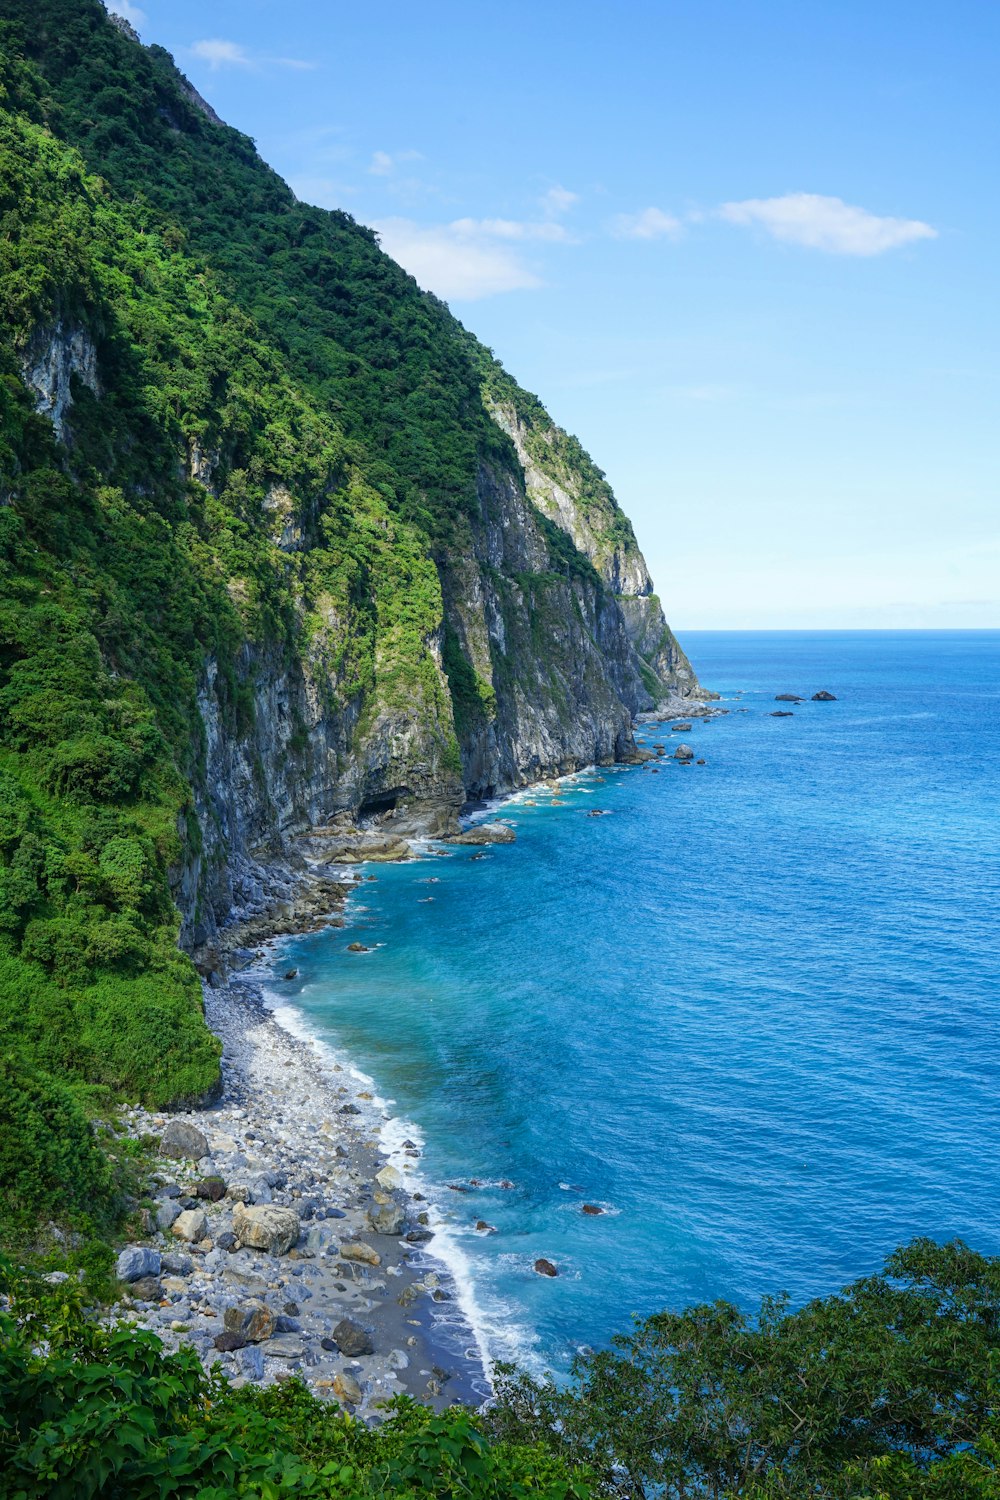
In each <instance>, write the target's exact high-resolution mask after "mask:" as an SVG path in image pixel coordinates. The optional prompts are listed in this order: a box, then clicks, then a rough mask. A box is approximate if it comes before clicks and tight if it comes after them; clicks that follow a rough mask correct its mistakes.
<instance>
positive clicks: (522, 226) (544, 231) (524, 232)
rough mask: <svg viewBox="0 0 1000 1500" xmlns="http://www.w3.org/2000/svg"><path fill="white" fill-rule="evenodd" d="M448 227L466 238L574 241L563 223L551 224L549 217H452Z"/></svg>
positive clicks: (565, 242) (560, 242)
mask: <svg viewBox="0 0 1000 1500" xmlns="http://www.w3.org/2000/svg"><path fill="white" fill-rule="evenodd" d="M449 228H451V229H453V230H454V231H455V233H456V234H459V235H464V236H465V237H466V238H468V239H477V238H482V237H486V238H488V239H497V240H548V241H549V242H550V243H552V242H557V243H559V244H562V245H567V244H573V243H574V241H573V237H572V235H571V234H570V233H569V230H568V229H566V227H565V226H564V225H563V224H553V223H552V221H551V220H550V219H545V220H543V221H542V222H541V223H538V222H535V221H532V220H524V219H454V220H453V221H452V223H451V224H450V225H449Z"/></svg>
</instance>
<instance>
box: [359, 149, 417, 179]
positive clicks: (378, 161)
mask: <svg viewBox="0 0 1000 1500" xmlns="http://www.w3.org/2000/svg"><path fill="white" fill-rule="evenodd" d="M408 161H423V157H422V156H421V154H420V152H419V151H394V152H389V151H374V152H373V153H372V159H371V165H370V166H369V168H368V170H369V172H371V174H372V175H373V176H374V177H389V176H391V175H392V173H393V172H394V171H395V170H396V168H397V167H398V166H399V165H400V163H401V162H408Z"/></svg>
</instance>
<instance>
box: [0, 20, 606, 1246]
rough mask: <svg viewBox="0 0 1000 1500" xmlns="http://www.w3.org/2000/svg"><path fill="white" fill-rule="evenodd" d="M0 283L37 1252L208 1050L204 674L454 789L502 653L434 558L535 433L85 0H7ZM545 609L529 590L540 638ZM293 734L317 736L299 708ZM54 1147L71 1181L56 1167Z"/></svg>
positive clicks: (167, 70) (76, 1214)
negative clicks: (273, 696)
mask: <svg viewBox="0 0 1000 1500" xmlns="http://www.w3.org/2000/svg"><path fill="white" fill-rule="evenodd" d="M0 306H2V308H3V312H4V318H3V321H2V325H0V1061H2V1066H3V1068H4V1069H5V1070H6V1074H7V1076H10V1077H12V1078H16V1079H17V1080H18V1092H17V1097H16V1098H15V1097H14V1096H13V1095H11V1096H10V1097H9V1098H6V1099H5V1100H4V1101H3V1103H2V1104H0V1110H6V1111H7V1112H8V1115H9V1117H10V1118H9V1120H8V1121H7V1122H6V1123H7V1128H8V1132H9V1140H12V1139H14V1138H15V1137H16V1139H17V1141H18V1142H19V1145H18V1147H17V1153H16V1154H17V1160H18V1161H19V1162H20V1163H22V1165H23V1166H24V1168H25V1172H19V1173H18V1177H19V1181H20V1185H19V1186H17V1187H16V1188H15V1187H14V1186H12V1185H11V1183H12V1180H11V1179H10V1178H8V1176H7V1175H6V1174H4V1176H3V1178H2V1179H0V1219H2V1222H3V1223H4V1225H5V1226H6V1228H5V1230H4V1233H5V1234H8V1235H9V1236H13V1238H14V1240H16V1241H17V1242H18V1243H21V1242H23V1241H24V1240H25V1237H26V1236H28V1234H29V1229H30V1225H29V1220H30V1217H31V1213H32V1212H34V1211H36V1210H37V1211H38V1212H39V1213H42V1214H43V1215H55V1216H57V1217H58V1216H59V1214H60V1213H61V1214H62V1216H63V1217H64V1219H65V1220H66V1224H67V1226H68V1225H71V1224H72V1223H78V1222H82V1220H81V1218H80V1216H81V1214H84V1204H85V1202H86V1203H87V1204H89V1217H88V1224H89V1225H90V1226H91V1227H93V1226H94V1225H95V1224H104V1225H111V1224H112V1223H113V1221H114V1216H115V1212H116V1200H115V1193H116V1189H115V1180H116V1179H115V1178H114V1174H108V1173H106V1172H102V1170H101V1169H100V1162H99V1161H98V1159H97V1157H96V1155H95V1153H96V1152H97V1151H98V1147H97V1145H96V1143H95V1140H94V1137H93V1134H92V1132H90V1130H89V1126H88V1125H87V1122H88V1121H91V1120H93V1119H94V1118H95V1117H100V1116H101V1115H103V1114H106V1113H108V1112H109V1111H110V1110H112V1109H113V1107H114V1105H115V1104H116V1103H117V1102H119V1101H120V1100H122V1099H123V1098H128V1099H135V1100H141V1101H143V1102H144V1103H146V1104H148V1105H151V1106H155V1105H160V1104H164V1103H166V1102H169V1101H170V1100H174V1099H178V1098H191V1097H197V1096H199V1095H201V1094H203V1093H204V1092H205V1091H206V1090H207V1089H209V1088H210V1087H211V1086H212V1084H213V1082H214V1080H215V1078H216V1075H217V1067H218V1047H217V1045H216V1043H215V1041H214V1039H213V1038H212V1037H211V1036H210V1035H209V1034H208V1032H207V1030H206V1028H205V1026H204V1022H203V1018H202V1012H201V1004H200V994H199V987H198V983H197V980H196V976H195V973H194V970H193V968H192V966H191V964H190V963H189V961H188V960H187V958H185V957H184V956H183V955H182V954H181V953H179V952H178V950H177V940H178V935H179V930H180V928H179V919H178V914H177V911H176V909H175V905H174V900H173V894H174V892H175V890H176V889H177V883H178V881H179V879H180V876H181V874H182V872H183V871H184V870H185V869H190V868H191V866H192V864H193V862H194V861H195V860H196V859H197V857H198V856H199V854H200V852H201V838H202V833H201V830H200V829H199V822H198V818H197V817H196V815H195V803H196V795H197V793H198V791H199V789H201V791H202V792H204V771H205V766H204V755H205V747H204V736H203V730H202V725H201V720H200V716H199V714H198V711H197V704H196V697H197V693H198V691H199V687H200V686H201V684H202V683H203V681H204V679H205V671H206V665H207V664H208V663H210V662H211V663H212V664H213V666H214V674H215V677H214V680H215V691H216V694H217V697H218V699H219V702H220V708H221V712H222V718H223V728H224V730H225V731H226V732H227V733H228V734H229V735H230V736H231V737H233V738H237V737H239V736H241V735H242V736H244V737H246V736H248V735H251V734H252V732H253V722H254V674H255V671H256V666H255V663H256V662H257V661H259V660H261V659H264V658H266V659H267V660H277V661H279V662H283V663H285V665H286V667H287V670H288V671H289V673H290V674H291V675H292V676H293V677H295V675H296V674H300V675H301V674H302V673H303V672H305V673H307V674H308V679H309V682H310V684H312V686H313V687H314V689H315V692H316V693H317V694H318V695H319V697H320V698H321V700H322V702H323V705H324V709H325V712H326V713H327V714H328V715H329V716H330V717H331V718H333V719H334V720H337V719H339V721H340V722H342V723H343V725H344V731H343V732H344V738H345V742H346V743H347V744H348V748H349V752H350V753H352V754H355V755H357V756H359V757H363V755H364V752H365V744H366V736H369V735H373V736H374V735H377V733H378V726H379V724H380V722H381V719H382V718H384V717H385V716H386V715H393V714H395V715H396V716H397V717H400V716H401V717H402V718H404V719H409V720H410V721H411V722H415V723H417V724H419V726H420V731H421V736H422V741H421V744H420V746H419V747H418V748H417V749H415V750H414V751H413V752H412V753H413V757H414V758H415V759H418V760H421V761H423V762H430V763H431V764H432V765H433V766H436V767H437V768H438V770H439V771H440V773H441V774H442V775H444V776H451V777H452V778H453V779H454V780H455V781H456V782H457V779H458V777H459V775H460V771H461V764H460V757H459V746H458V741H457V739H456V727H457V729H458V731H459V733H460V734H461V735H469V734H475V733H478V732H481V731H482V729H483V728H484V727H485V726H486V725H487V724H489V723H490V722H491V721H492V720H493V719H494V718H495V716H496V714H497V712H498V706H497V695H496V686H495V684H496V683H506V684H508V686H509V683H510V678H511V672H510V668H509V666H508V664H507V663H506V662H504V661H503V660H501V659H499V658H498V659H497V660H496V661H494V663H493V677H494V680H493V681H489V680H486V679H485V678H484V677H482V676H480V675H479V674H477V672H476V670H475V668H474V666H473V664H472V662H471V660H470V659H469V657H468V655H467V654H466V652H465V650H464V647H463V645H462V642H463V640H464V638H465V637H464V633H463V631H462V628H461V621H460V619H457V618H456V619H455V620H454V621H452V620H445V611H444V606H443V602H442V589H441V583H440V581H439V570H440V569H446V568H447V567H448V566H449V559H450V558H451V557H457V558H461V559H469V558H473V557H474V555H475V545H474V531H475V527H476V525H477V524H480V521H479V509H478V507H479V499H478V482H479V476H480V474H481V472H482V471H483V468H484V466H485V467H486V468H489V467H490V466H493V467H494V468H496V469H504V470H508V471H509V470H511V469H514V470H516V458H515V455H514V452H513V449H512V445H511V444H510V442H509V440H508V439H507V438H506V437H505V436H504V435H503V433H501V432H500V430H499V429H498V428H497V427H496V425H495V424H494V423H493V421H492V420H491V418H490V416H489V413H488V411H487V409H486V407H485V406H484V402H483V399H482V394H481V389H480V388H481V383H482V372H481V358H482V351H479V348H478V346H477V345H476V344H475V341H474V340H472V339H470V338H469V336H468V335H467V334H466V333H465V331H464V330H463V329H461V327H460V325H459V324H458V323H457V322H456V321H455V320H454V319H453V318H452V316H451V314H450V313H449V312H448V310H447V308H446V307H445V306H444V305H443V304H442V303H440V302H438V301H437V300H436V299H435V298H433V297H430V296H426V295H424V294H422V293H420V292H419V291H418V289H417V287H416V285H415V283H414V282H413V281H412V279H411V278H410V277H408V276H407V275H406V274H405V273H404V272H403V271H402V270H401V269H400V268H399V267H398V266H397V265H395V264H394V263H393V262H392V261H390V260H389V259H388V258H387V257H386V256H384V255H383V254H382V252H381V251H380V249H379V247H378V244H377V241H376V238H375V236H374V235H373V234H372V233H371V231H369V230H367V229H364V228H362V227H361V226H359V225H357V224H355V223H354V222H353V221H352V220H351V218H350V217H349V216H348V215H346V214H342V213H327V212H325V211H322V210H319V209H314V208H310V207H308V206H306V205H303V204H300V203H298V202H297V201H296V200H295V198H294V196H293V195H292V193H291V192H290V191H289V189H288V188H287V187H286V186H285V185H284V184H283V183H282V182H281V181H280V180H279V179H278V178H277V177H276V176H275V174H274V173H273V172H271V171H270V169H269V168H267V167H266V166H265V165H264V164H263V163H262V162H261V161H260V159H259V158H258V157H257V155H256V152H255V151H254V149H253V146H252V143H251V142H250V141H248V140H247V139H246V137H244V136H242V135H240V134H239V133H238V132H237V131H234V130H230V129H228V128H226V127H223V126H221V125H218V124H216V123H213V122H212V121H211V120H210V119H209V118H208V116H207V114H206V113H205V111H204V109H203V108H202V107H201V105H200V103H199V101H198V100H197V98H196V96H194V95H193V92H192V91H191V90H190V88H189V86H188V85H186V84H185V83H184V81H183V80H182V79H181V78H180V77H179V75H178V74H177V73H176V71H175V69H174V67H173V64H172V62H171V60H170V58H169V57H168V55H167V54H166V53H165V52H163V51H162V49H159V48H155V47H154V48H142V47H140V46H137V45H136V44H135V42H134V41H132V40H131V39H130V38H129V37H128V36H126V35H124V34H123V33H122V32H121V30H120V29H118V28H117V27H116V26H115V25H114V24H112V22H111V21H110V20H109V18H108V16H107V13H106V11H105V10H104V8H103V6H102V5H101V4H100V0H0ZM31 371H34V372H35V373H34V376H33V378H34V380H35V381H36V388H41V387H46V388H47V391H48V395H49V398H50V407H51V406H54V404H55V401H56V399H57V398H58V401H59V403H60V410H61V412H62V418H61V421H62V425H61V426H59V427H57V428H55V429H54V425H53V422H52V421H50V420H49V419H48V418H47V417H46V416H45V415H44V414H39V412H38V411H36V409H35V394H34V393H33V392H32V391H31V390H29V388H28V386H27V384H26V382H25V377H26V374H27V373H28V372H31ZM514 389H515V390H516V387H514ZM525 399H526V400H527V399H528V398H525ZM542 526H543V533H544V536H545V538H546V540H547V543H548V546H549V551H550V559H549V564H548V566H547V568H546V569H545V570H544V571H543V572H542V573H541V574H540V575H531V576H530V577H528V578H526V579H523V580H519V585H520V584H521V583H523V584H524V585H525V587H524V596H525V598H526V599H527V600H528V601H529V606H528V607H529V609H530V608H533V605H532V604H531V603H530V601H533V600H536V599H538V600H542V601H544V600H545V598H546V596H547V591H548V585H549V579H550V577H551V576H552V575H558V576H560V577H563V578H565V577H567V576H569V577H574V578H579V579H581V580H585V581H587V582H588V583H589V584H591V585H596V582H597V580H596V575H595V574H594V571H593V569H592V567H591V565H590V563H589V562H588V561H587V559H586V558H584V557H582V556H581V555H580V554H579V553H578V552H577V551H576V549H575V548H574V546H573V544H572V542H571V541H570V539H569V538H568V537H567V536H566V535H565V533H563V532H562V531H560V530H559V529H558V527H556V526H555V525H553V524H552V523H551V522H549V521H547V520H544V519H543V522H542ZM554 628H555V627H554V626H553V625H552V624H551V622H550V621H549V614H548V613H547V612H546V610H545V609H543V608H541V606H539V613H538V615H537V618H536V619H533V620H532V622H531V634H530V639H531V641H532V643H533V645H534V647H535V649H536V650H537V651H538V652H540V653H541V655H542V656H544V655H545V653H546V652H550V651H551V650H552V649H553V648H552V644H551V641H550V639H549V637H550V635H551V634H552V631H553V629H554ZM439 642H440V643H443V656H444V669H445V670H444V672H442V671H441V669H440V668H439V666H438V665H437V662H436V659H435V653H436V651H437V645H438V643H439ZM289 753H290V754H291V755H292V756H293V757H299V758H300V760H301V761H302V763H303V764H305V763H306V762H307V760H308V755H309V740H308V734H307V732H306V728H305V726H304V725H303V724H302V723H301V722H298V723H297V724H296V725H295V728H294V733H293V734H292V735H291V738H290V741H289ZM390 769H394V770H395V772H397V773H398V779H399V780H401V781H404V782H405V780H406V776H407V766H406V765H405V764H402V765H400V766H399V767H396V768H390ZM57 1097H58V1104H57V1103H55V1102H54V1101H56V1099H57ZM15 1117H16V1123H15ZM42 1120H45V1121H47V1122H48V1123H47V1124H46V1125H45V1126H44V1127H43V1126H42V1125H41V1124H40V1123H39V1122H40V1121H42ZM2 1123H4V1121H3V1120H0V1124H2ZM53 1133H54V1134H53ZM50 1136H51V1137H52V1139H49V1137H50ZM59 1141H61V1143H62V1144H61V1146H60V1147H59V1149H55V1146H56V1145H57V1144H58V1142H59ZM60 1150H63V1151H64V1152H65V1153H74V1152H75V1153H77V1155H76V1156H75V1157H73V1159H74V1160H77V1161H78V1162H79V1163H80V1170H79V1172H78V1173H77V1174H76V1180H77V1182H78V1184H79V1188H80V1190H79V1193H78V1194H77V1195H76V1196H74V1195H73V1194H63V1195H61V1196H60V1195H59V1194H58V1193H55V1192H53V1191H51V1190H50V1189H51V1187H52V1184H53V1183H55V1182H57V1181H58V1178H59V1172H60V1168H59V1165H58V1163H59V1161H60V1155H59V1152H60ZM53 1151H54V1154H53ZM79 1153H83V1155H82V1156H81V1155H79ZM84 1157H86V1158H87V1159H88V1161H89V1162H90V1165H89V1166H85V1165H84ZM91 1158H92V1159H91ZM66 1160H69V1156H67V1157H66ZM25 1173H26V1174H27V1177H33V1178H34V1181H35V1186H34V1188H33V1189H32V1191H31V1192H30V1193H28V1192H26V1189H25V1185H24V1184H25V1181H26V1180H27V1177H26V1175H25ZM46 1184H48V1186H47V1185H46ZM84 1185H86V1190H84ZM12 1226H16V1230H15V1228H13V1227H12Z"/></svg>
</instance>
